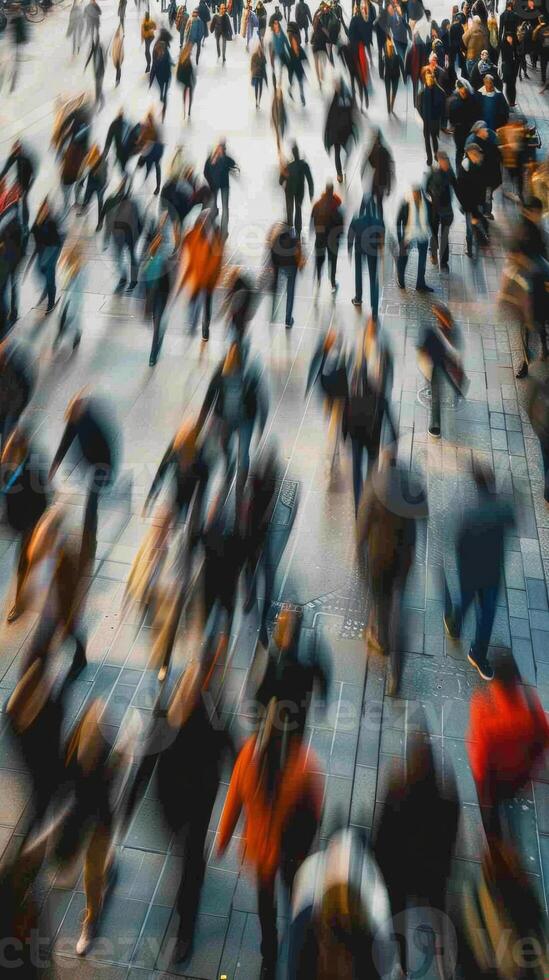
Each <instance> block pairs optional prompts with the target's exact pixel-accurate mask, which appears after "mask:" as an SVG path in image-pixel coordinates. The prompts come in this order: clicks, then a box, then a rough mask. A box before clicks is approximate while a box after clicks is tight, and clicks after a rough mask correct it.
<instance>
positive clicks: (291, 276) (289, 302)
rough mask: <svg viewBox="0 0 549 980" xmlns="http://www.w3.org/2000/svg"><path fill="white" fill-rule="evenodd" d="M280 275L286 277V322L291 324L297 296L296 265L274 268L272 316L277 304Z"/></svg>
mask: <svg viewBox="0 0 549 980" xmlns="http://www.w3.org/2000/svg"><path fill="white" fill-rule="evenodd" d="M280 275H283V276H284V277H285V278H286V284H287V285H286V324H287V326H289V325H290V322H291V319H292V313H293V309H294V296H295V281H296V277H297V269H296V267H295V266H287V267H285V268H280V269H279V268H278V266H275V268H274V282H273V308H272V316H274V308H275V306H276V296H277V289H278V280H279V277H280Z"/></svg>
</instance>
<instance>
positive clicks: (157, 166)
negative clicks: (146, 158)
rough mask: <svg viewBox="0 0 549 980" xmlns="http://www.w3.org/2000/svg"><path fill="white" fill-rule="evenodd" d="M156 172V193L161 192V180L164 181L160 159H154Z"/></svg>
mask: <svg viewBox="0 0 549 980" xmlns="http://www.w3.org/2000/svg"><path fill="white" fill-rule="evenodd" d="M154 173H155V176H156V187H155V189H154V193H155V194H159V193H160V184H161V181H162V172H161V170H160V163H159V161H158V160H155V161H154Z"/></svg>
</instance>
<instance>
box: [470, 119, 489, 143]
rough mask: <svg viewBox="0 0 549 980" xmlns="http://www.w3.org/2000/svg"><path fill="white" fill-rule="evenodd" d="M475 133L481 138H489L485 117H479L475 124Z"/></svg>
mask: <svg viewBox="0 0 549 980" xmlns="http://www.w3.org/2000/svg"><path fill="white" fill-rule="evenodd" d="M473 133H474V134H475V136H478V138H479V139H481V140H487V139H488V126H487V125H486V123H485V122H484V119H479V121H478V122H476V123H475V124H474V125H473Z"/></svg>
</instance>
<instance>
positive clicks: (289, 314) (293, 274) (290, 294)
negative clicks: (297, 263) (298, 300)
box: [286, 267, 297, 327]
mask: <svg viewBox="0 0 549 980" xmlns="http://www.w3.org/2000/svg"><path fill="white" fill-rule="evenodd" d="M296 278H297V270H296V269H295V267H294V268H291V269H288V270H287V272H286V282H287V286H286V326H287V327H290V326H292V324H293V312H294V296H295V282H296Z"/></svg>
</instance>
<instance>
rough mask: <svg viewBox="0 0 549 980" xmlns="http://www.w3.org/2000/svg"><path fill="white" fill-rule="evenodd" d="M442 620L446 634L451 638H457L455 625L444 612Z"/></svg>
mask: <svg viewBox="0 0 549 980" xmlns="http://www.w3.org/2000/svg"><path fill="white" fill-rule="evenodd" d="M442 622H443V623H444V629H445V630H446V636H449V637H450V639H451V640H459V633H458V632H456V628H455V626H454V625H453V623H452V621H451V619H450V617H449V616H448V615H447V614H446V613H444V615H443V617H442Z"/></svg>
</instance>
